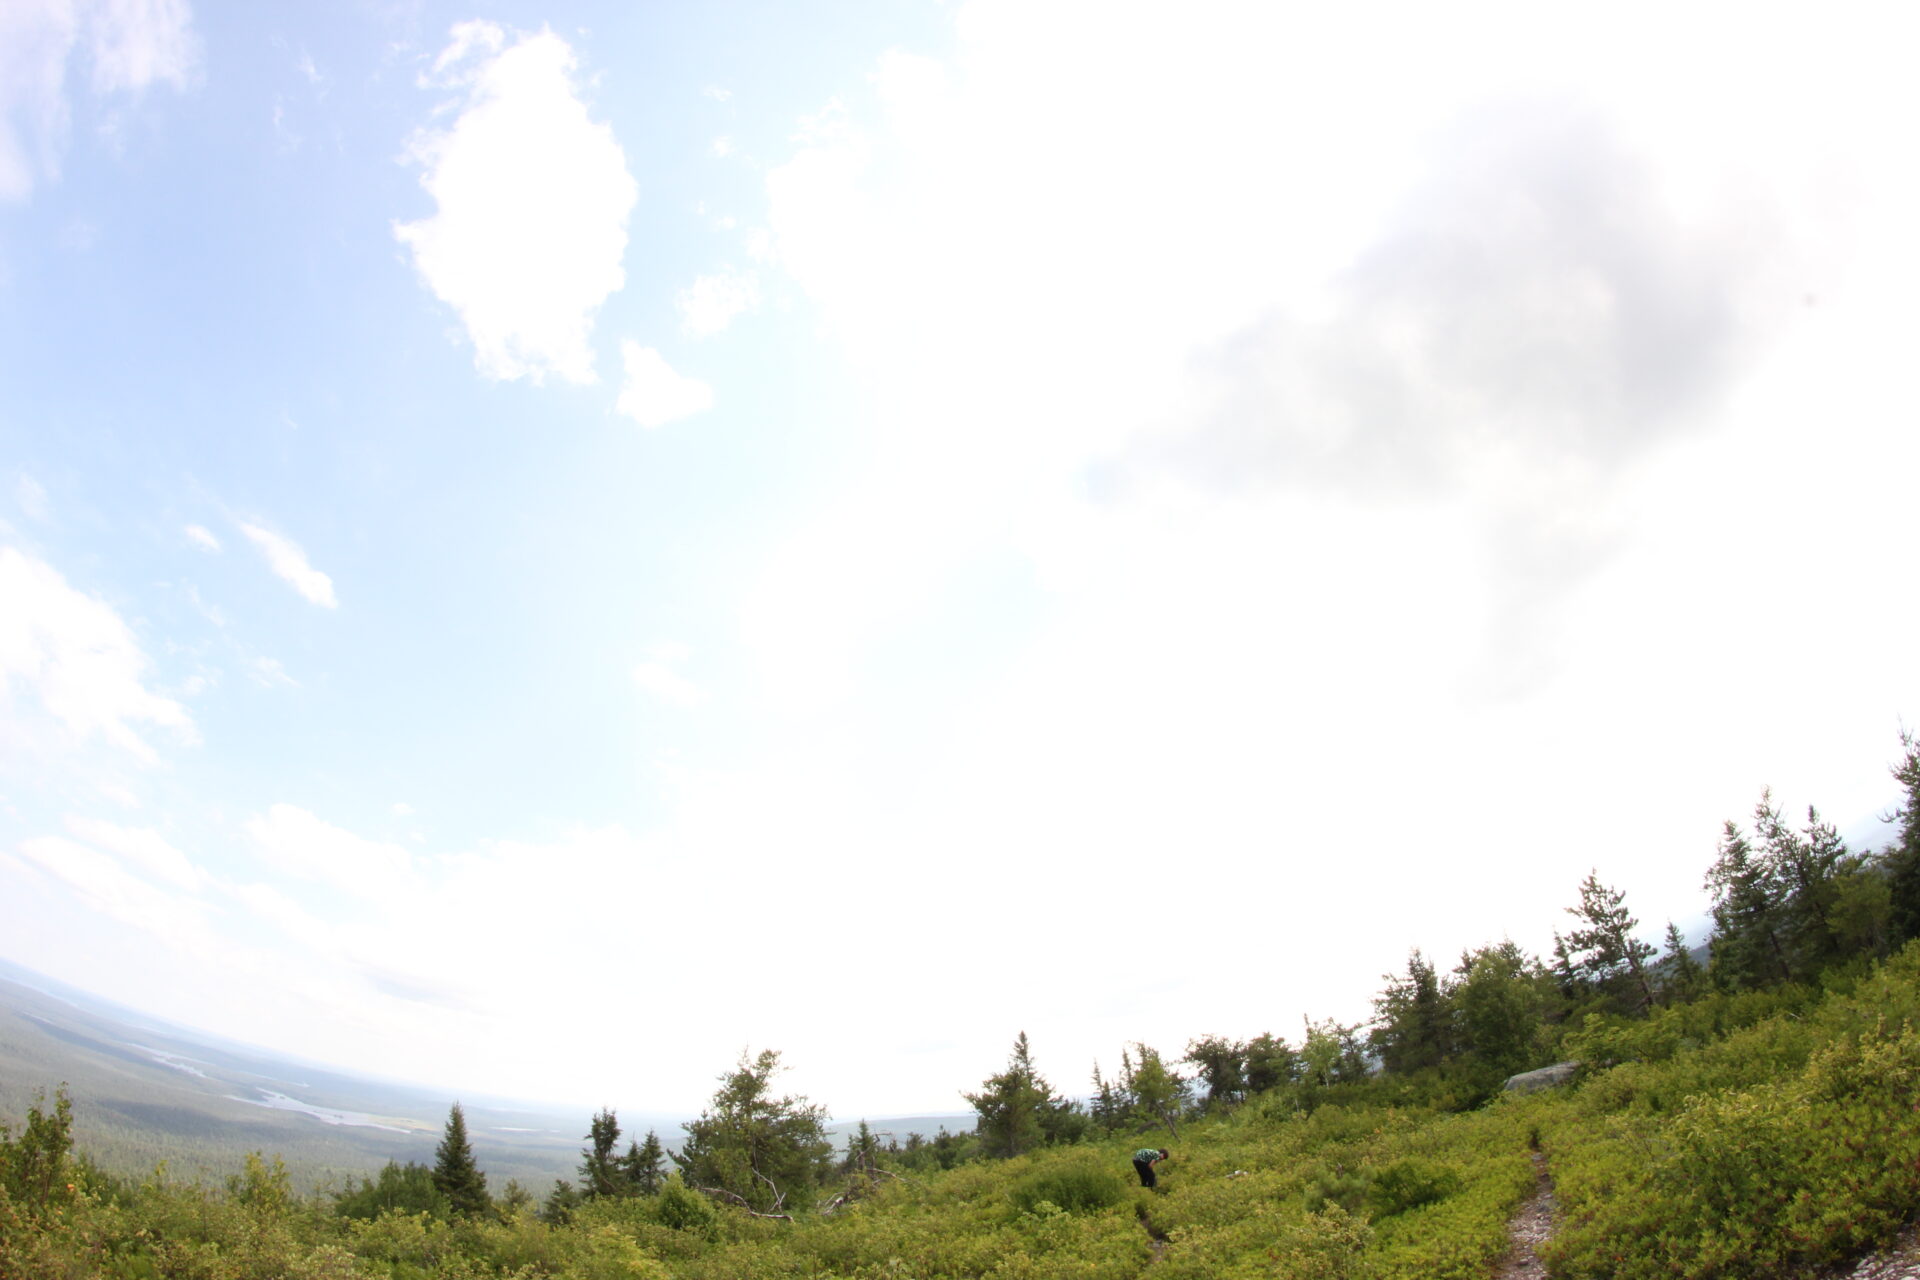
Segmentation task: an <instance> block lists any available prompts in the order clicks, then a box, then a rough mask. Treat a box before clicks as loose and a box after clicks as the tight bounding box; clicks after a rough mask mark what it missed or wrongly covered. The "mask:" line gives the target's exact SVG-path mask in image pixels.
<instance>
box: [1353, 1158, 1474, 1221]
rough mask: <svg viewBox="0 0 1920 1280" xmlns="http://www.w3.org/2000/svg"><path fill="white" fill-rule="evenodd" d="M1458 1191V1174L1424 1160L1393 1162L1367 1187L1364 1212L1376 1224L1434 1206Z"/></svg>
mask: <svg viewBox="0 0 1920 1280" xmlns="http://www.w3.org/2000/svg"><path fill="white" fill-rule="evenodd" d="M1459 1189H1460V1175H1459V1174H1458V1173H1456V1172H1455V1171H1454V1170H1452V1169H1449V1168H1447V1167H1446V1166H1444V1165H1437V1164H1432V1163H1430V1162H1428V1161H1425V1160H1396V1161H1394V1162H1393V1163H1392V1164H1390V1165H1387V1166H1386V1167H1384V1168H1382V1169H1380V1170H1378V1171H1377V1172H1376V1173H1375V1174H1374V1175H1373V1178H1372V1180H1371V1181H1370V1182H1369V1183H1368V1184H1367V1212H1368V1213H1369V1214H1370V1215H1371V1216H1372V1217H1373V1218H1374V1219H1375V1220H1376V1221H1378V1220H1379V1219H1381V1218H1391V1217H1393V1216H1394V1215H1395V1214H1397V1213H1405V1212H1406V1211H1407V1210H1409V1209H1418V1208H1420V1207H1421V1206H1422V1205H1429V1204H1437V1203H1438V1202H1439V1201H1442V1200H1444V1199H1446V1198H1447V1197H1448V1196H1450V1195H1452V1194H1453V1193H1454V1192H1456V1191H1458V1190H1459Z"/></svg>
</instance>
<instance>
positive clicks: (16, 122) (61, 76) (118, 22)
mask: <svg viewBox="0 0 1920 1280" xmlns="http://www.w3.org/2000/svg"><path fill="white" fill-rule="evenodd" d="M77 49H78V50H84V52H85V54H86V57H87V59H88V61H89V62H90V63H91V64H92V77H91V81H92V88H93V90H94V92H96V93H103V94H105V93H135V94H137V93H139V92H141V91H142V90H144V89H146V88H147V87H148V86H150V85H155V84H168V85H172V86H173V87H174V88H176V89H183V88H185V87H186V86H187V84H188V83H189V81H190V80H191V78H192V76H193V73H194V70H195V66H196V63H197V60H198V56H199V51H198V44H197V41H196V40H195V39H194V36H193V32H192V13H191V10H190V9H189V7H188V5H187V4H186V0H7V3H6V4H0V201H7V200H16V201H17V200H24V199H26V198H27V196H29V195H31V194H32V192H33V189H34V187H35V186H36V185H37V184H38V183H39V182H40V181H41V180H42V179H48V178H55V177H58V176H59V172H60V158H61V154H62V153H63V152H64V151H65V149H66V142H67V135H68V132H69V128H70V125H69V120H70V116H71V108H70V106H69V104H68V98H67V93H68V90H67V73H68V67H69V64H70V63H71V62H72V61H73V57H74V53H75V51H76V50H77Z"/></svg>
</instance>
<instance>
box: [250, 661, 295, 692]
mask: <svg viewBox="0 0 1920 1280" xmlns="http://www.w3.org/2000/svg"><path fill="white" fill-rule="evenodd" d="M247 668H248V670H249V672H250V673H251V674H252V676H253V681H254V683H255V684H258V685H261V686H262V687H264V688H272V687H273V686H275V685H283V684H284V685H298V684H299V683H300V682H299V681H298V680H295V679H294V678H293V677H292V676H290V675H288V674H287V669H286V668H285V667H284V666H282V665H281V664H280V659H278V658H269V657H266V656H264V655H262V656H259V657H255V658H253V659H252V660H251V661H249V662H248V663H247Z"/></svg>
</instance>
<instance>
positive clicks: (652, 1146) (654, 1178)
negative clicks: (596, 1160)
mask: <svg viewBox="0 0 1920 1280" xmlns="http://www.w3.org/2000/svg"><path fill="white" fill-rule="evenodd" d="M665 1161H666V1152H665V1151H664V1150H663V1149H662V1148H661V1146H660V1135H659V1134H657V1133H655V1132H654V1131H653V1130H651V1129H649V1130H647V1140H646V1142H645V1143H644V1144H640V1145H635V1144H634V1143H631V1142H629V1143H628V1144H627V1154H626V1155H624V1156H621V1157H620V1173H621V1176H622V1177H623V1178H625V1180H626V1183H627V1187H628V1188H629V1190H631V1191H632V1192H633V1193H634V1194H635V1195H642V1196H650V1195H653V1194H654V1193H655V1192H657V1191H659V1190H660V1180H661V1178H662V1176H663V1174H662V1170H663V1168H664V1166H665Z"/></svg>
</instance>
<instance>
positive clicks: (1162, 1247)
mask: <svg viewBox="0 0 1920 1280" xmlns="http://www.w3.org/2000/svg"><path fill="white" fill-rule="evenodd" d="M1139 1214H1140V1227H1141V1229H1142V1230H1143V1231H1145V1232H1146V1233H1147V1247H1148V1248H1150V1249H1152V1250H1153V1260H1154V1261H1155V1262H1158V1261H1160V1259H1162V1258H1164V1257H1166V1256H1167V1233H1166V1232H1164V1231H1162V1230H1161V1229H1160V1228H1158V1227H1156V1226H1154V1225H1153V1219H1152V1218H1149V1217H1148V1216H1147V1207H1146V1206H1145V1205H1141V1206H1140V1207H1139Z"/></svg>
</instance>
